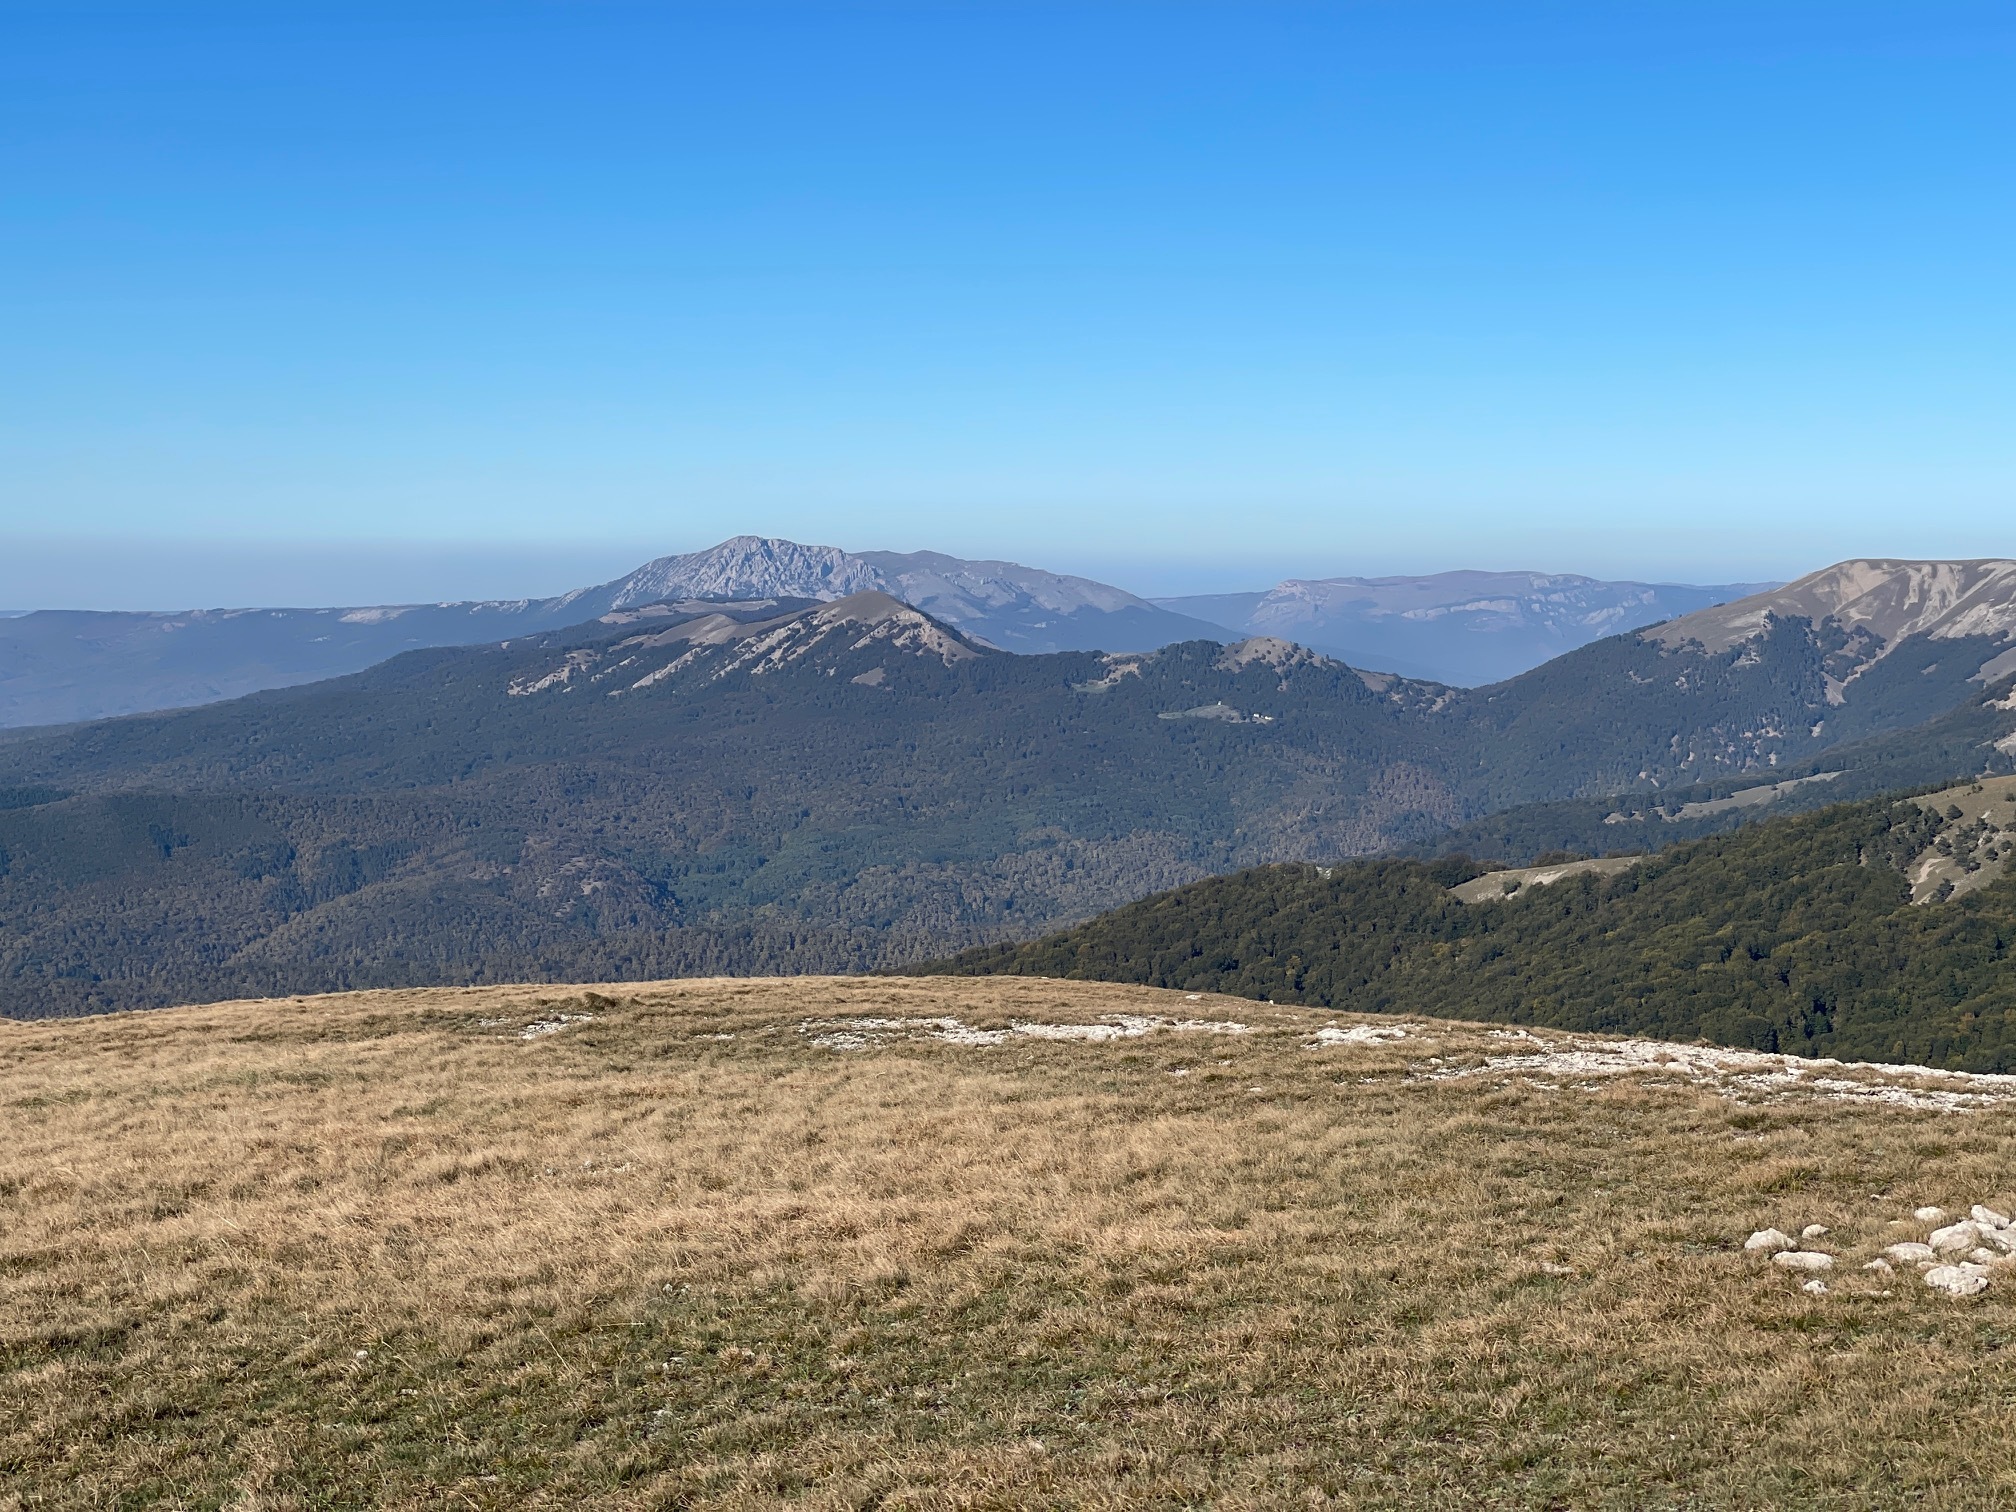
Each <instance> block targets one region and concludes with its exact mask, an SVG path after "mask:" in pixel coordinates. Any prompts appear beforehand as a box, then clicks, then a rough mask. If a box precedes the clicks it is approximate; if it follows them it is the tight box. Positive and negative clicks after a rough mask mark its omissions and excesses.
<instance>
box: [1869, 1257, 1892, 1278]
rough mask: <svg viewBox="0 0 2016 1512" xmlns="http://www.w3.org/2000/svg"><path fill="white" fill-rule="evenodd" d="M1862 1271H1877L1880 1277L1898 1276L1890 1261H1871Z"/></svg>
mask: <svg viewBox="0 0 2016 1512" xmlns="http://www.w3.org/2000/svg"><path fill="white" fill-rule="evenodd" d="M1862 1269H1864V1270H1866V1271H1875V1272H1877V1273H1878V1274H1879V1275H1885V1276H1894V1275H1896V1274H1897V1272H1896V1270H1895V1269H1894V1268H1893V1267H1892V1266H1891V1264H1890V1262H1889V1261H1888V1260H1871V1261H1870V1262H1869V1263H1868V1264H1867V1265H1865V1266H1863V1267H1862Z"/></svg>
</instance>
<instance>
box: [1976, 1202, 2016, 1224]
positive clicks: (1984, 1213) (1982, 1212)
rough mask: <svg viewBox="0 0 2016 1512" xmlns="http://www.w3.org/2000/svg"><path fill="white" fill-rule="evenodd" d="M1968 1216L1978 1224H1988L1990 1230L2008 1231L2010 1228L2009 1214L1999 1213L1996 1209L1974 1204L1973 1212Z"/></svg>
mask: <svg viewBox="0 0 2016 1512" xmlns="http://www.w3.org/2000/svg"><path fill="white" fill-rule="evenodd" d="M1967 1216H1968V1217H1969V1218H1972V1219H1973V1220H1974V1221H1975V1222H1976V1223H1984V1224H1986V1225H1987V1226H1988V1227H1989V1228H1998V1229H2006V1228H2007V1227H2009V1216H2008V1214H2006V1213H1998V1212H1996V1211H1995V1209H1993V1208H1991V1207H1983V1206H1981V1204H1980V1203H1978V1202H1977V1203H1975V1204H1974V1208H1973V1211H1971V1212H1970V1213H1968V1215H1967Z"/></svg>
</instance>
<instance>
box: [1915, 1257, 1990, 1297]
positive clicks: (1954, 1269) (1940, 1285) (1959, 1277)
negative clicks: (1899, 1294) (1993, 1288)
mask: <svg viewBox="0 0 2016 1512" xmlns="http://www.w3.org/2000/svg"><path fill="white" fill-rule="evenodd" d="M1925 1284H1926V1285H1927V1286H1929V1287H1931V1288H1932V1289H1933V1290H1934V1291H1942V1292H1945V1293H1946V1295H1948V1296H1949V1297H1972V1296H1975V1295H1977V1294H1978V1293H1981V1292H1984V1291H1986V1290H1988V1278H1987V1277H1986V1276H1977V1275H1974V1274H1972V1273H1970V1272H1968V1271H1964V1270H1962V1269H1960V1267H1959V1266H1957V1265H1935V1266H1933V1267H1932V1269H1930V1270H1929V1271H1927V1272H1925Z"/></svg>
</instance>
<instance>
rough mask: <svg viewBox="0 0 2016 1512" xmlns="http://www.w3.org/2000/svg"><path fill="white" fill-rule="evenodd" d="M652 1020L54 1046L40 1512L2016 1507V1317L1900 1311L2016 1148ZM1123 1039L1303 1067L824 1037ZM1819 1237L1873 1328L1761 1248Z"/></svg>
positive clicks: (16, 1341)
mask: <svg viewBox="0 0 2016 1512" xmlns="http://www.w3.org/2000/svg"><path fill="white" fill-rule="evenodd" d="M604 991H606V992H607V993H608V994H609V997H607V998H601V997H596V998H586V997H583V996H582V995H581V994H580V993H579V992H578V991H569V990H567V989H556V988H551V987H546V988H519V989H501V990H498V989H488V990H469V991H433V992H399V993H364V994H354V995H349V996H344V997H337V998H324V999H310V1000H296V1001H291V1002H268V1003H247V1004H229V1005H223V1006H218V1007H208V1008H191V1009H177V1010H170V1011H162V1012H156V1013H149V1014H131V1015H125V1016H121V1017H116V1018H107V1019H99V1020H91V1021H82V1022H69V1023H42V1024H28V1025H22V1024H15V1025H0V1068H4V1070H0V1076H4V1080H0V1088H4V1092H0V1101H4V1107H5V1128H6V1133H7V1139H6V1143H5V1148H4V1151H0V1507H5V1508H27V1507H81V1506H118V1507H143V1506H175V1507H183V1506H189V1507H212V1506H217V1507H224V1506H228V1507H234V1508H247V1509H251V1508H272V1509H278V1508H295V1507H303V1508H305V1507H323V1506H344V1507H362V1506H371V1507H435V1506H440V1507H479V1508H488V1507H500V1508H501V1507H524V1506H558V1505H593V1506H599V1507H616V1508H630V1507H638V1508H643V1507H753V1506H769V1505H774V1504H777V1503H779V1502H794V1503H802V1504H803V1505H806V1506H811V1507H867V1506H887V1507H1032V1506H1100V1507H1141V1506H1146V1507H1182V1506H1202V1505H1212V1506H1221V1507H1276V1506H1291V1507H1300V1506H1314V1505H1322V1504H1336V1505H1347V1506H1424V1505H1437V1506H1440V1505H1462V1506H1470V1505H1478V1506H1504V1507H1548V1506H1560V1507H1609V1506H1615V1507H1662V1506H1704V1507H1758V1506H1766V1505H1771V1506H1796V1507H1807V1506H1838V1507H1869V1506H1890V1505H1904V1504H1907V1503H1909V1504H1912V1505H1924V1506H1932V1507H1973V1506H1988V1505H1994V1504H1999V1503H2000V1502H2002V1501H2005V1500H2006V1499H2007V1498H2008V1497H2009V1496H2010V1495H2011V1494H2012V1492H2016V1468H2012V1466H2016V1459H2012V1449H2016V1350H2012V1349H2011V1347H2010V1344H2011V1341H2012V1337H2016V1305H2012V1301H2011V1299H2012V1297H2016V1289H2011V1288H2005V1287H2002V1286H1999V1285H1998V1287H1997V1288H1996V1289H1995V1290H1991V1292H1990V1293H1989V1294H1988V1295H1987V1296H1986V1297H1984V1298H1981V1299H1977V1300H1974V1301H1970V1302H1956V1301H1953V1300H1950V1299H1945V1298H1941V1297H1938V1296H1935V1295H1933V1294H1931V1293H1929V1292H1927V1291H1926V1290H1925V1289H1924V1288H1922V1287H1920V1286H1919V1285H1917V1284H1916V1283H1915V1280H1914V1279H1913V1278H1911V1277H1909V1276H1908V1275H1905V1276H1899V1277H1898V1278H1896V1280H1895V1281H1894V1282H1892V1283H1890V1284H1888V1285H1887V1286H1884V1285H1881V1284H1879V1283H1878V1282H1877V1281H1875V1280H1865V1279H1863V1277H1862V1274H1861V1273H1860V1272H1859V1271H1857V1270H1856V1269H1855V1266H1856V1265H1857V1264H1858V1263H1859V1261H1860V1260H1861V1259H1863V1258H1866V1256H1867V1255H1868V1254H1869V1253H1873V1251H1874V1249H1875V1248H1876V1247H1877V1246H1879V1245H1881V1244H1884V1243H1887V1242H1891V1241H1893V1240H1894V1239H1896V1238H1898V1237H1905V1236H1906V1235H1905V1233H1904V1231H1903V1230H1902V1229H1901V1228H1897V1227H1892V1226H1891V1225H1892V1222H1893V1220H1896V1219H1898V1218H1900V1217H1901V1216H1904V1215H1907V1214H1908V1212H1909V1210H1910V1208H1912V1207H1913V1206H1915V1205H1917V1204H1919V1203H1923V1202H1938V1203H1942V1204H1945V1205H1947V1206H1953V1205H1955V1204H1958V1205H1961V1206H1963V1207H1964V1206H1965V1205H1966V1204H1967V1203H1969V1202H1972V1201H1983V1200H1987V1201H1992V1200H1994V1199H1996V1198H1997V1197H1998V1196H1999V1197H2003V1198H2006V1197H2007V1196H2008V1195H2009V1194H2010V1192H2011V1189H2012V1187H2016V1164H2012V1156H2016V1113H2012V1112H2010V1111H2003V1110H1997V1111H1990V1112H1985V1113H1977V1114H1966V1115H1936V1114H1926V1113H1918V1112H1912V1111H1909V1110H1903V1109H1893V1108H1881V1107H1867V1106H1848V1105H1843V1104H1839V1103H1830V1102H1825V1101H1810V1100H1809V1101H1787V1102H1782V1103H1777V1104H1773V1105H1770V1106H1768V1107H1764V1108H1746V1107H1742V1106H1738V1105H1736V1104H1732V1103H1731V1102H1728V1101H1726V1100H1724V1099H1722V1098H1720V1097H1718V1096H1716V1095H1715V1094H1714V1093H1712V1092H1709V1091H1706V1090H1702V1089H1698V1088H1692V1087H1686V1086H1651V1085H1645V1084H1643V1083H1642V1082H1631V1083H1623V1082H1620V1083H1616V1084H1611V1085H1607V1086H1600V1087H1595V1088H1577V1087H1574V1086H1564V1087H1560V1088H1558V1089H1556V1088H1550V1087H1546V1086H1540V1085H1528V1084H1525V1083H1523V1082H1520V1081H1517V1080H1513V1081H1506V1080H1505V1079H1502V1078H1481V1079H1472V1080H1457V1081H1445V1082H1429V1081H1424V1080H1420V1079H1417V1078H1414V1077H1413V1076H1411V1074H1410V1069H1409V1068H1410V1067H1420V1066H1425V1065H1428V1064H1430V1061H1429V1057H1431V1056H1441V1057H1443V1058H1444V1059H1443V1063H1444V1064H1445V1065H1447V1064H1451V1063H1457V1062H1461V1061H1464V1060H1466V1059H1467V1060H1475V1059H1476V1058H1478V1057H1479V1056H1480V1055H1481V1054H1482V1053H1484V1052H1485V1051H1487V1050H1489V1051H1491V1052H1494V1053H1495V1052H1500V1051H1502V1050H1503V1049H1504V1042H1503V1041H1501V1040H1492V1039H1488V1038H1487V1037H1486V1031H1485V1030H1483V1029H1482V1028H1479V1027H1474V1026H1467V1027H1466V1026H1461V1025H1453V1024H1451V1025H1441V1024H1438V1025H1433V1026H1430V1032H1431V1034H1432V1036H1433V1037H1432V1038H1431V1039H1415V1040H1411V1041H1407V1042H1403V1043H1399V1044H1391V1045H1348V1046H1336V1047H1330V1048H1321V1049H1312V1048H1309V1047H1308V1042H1309V1034H1310V1030H1311V1028H1312V1027H1313V1026H1316V1025H1318V1024H1338V1023H1350V1022H1355V1020H1350V1019H1340V1018H1337V1017H1333V1016H1330V1015H1325V1014H1321V1013H1318V1012H1314V1011H1306V1010H1301V1009H1286V1008H1279V1009H1277V1008H1272V1007H1269V1006H1267V1005H1256V1004H1252V1003H1246V1002H1239V1001H1236V1000H1231V999H1206V1000H1204V1001H1203V1002H1189V1001H1186V1000H1185V999H1184V998H1183V996H1182V995H1181V994H1173V993H1158V992H1154V991H1151V990H1147V989H1138V988H1129V987H1119V986H1107V985H1099V984H1076V983H1071V984H1066V983H1056V982H1044V981H1035V980H1028V979H1019V978H1018V979H997V980H978V981H973V980H957V979H930V980H924V981H881V980H820V979H807V980H794V981H774V982H724V981H704V982H676V983H665V984H658V985H652V986H644V987H635V986H625V987H621V988H608V989H604ZM556 1009H557V1010H564V1011H569V1012H579V1013H592V1014H593V1015H594V1017H593V1020H592V1021H591V1022H586V1023H580V1024H576V1025H574V1026H572V1027H570V1028H568V1029H566V1030H565V1031H564V1032H561V1033H558V1034H555V1035H552V1036H550V1037H546V1038H543V1039H539V1040H535V1041H531V1042H527V1041H523V1040H520V1039H519V1038H517V1036H516V1033H515V1031H516V1029H517V1028H518V1027H519V1026H521V1025H523V1024H524V1023H526V1022H528V1021H530V1020H532V1019H534V1018H538V1017H541V1016H550V1014H551V1013H552V1012H554V1011H556ZM1116 1011H1118V1012H1137V1013H1138V1012H1148V1013H1159V1014H1164V1015H1167V1016H1170V1017H1205V1018H1214V1019H1222V1018H1231V1019H1238V1020H1242V1021H1244V1022H1247V1023H1249V1024H1251V1025H1253V1026H1254V1029H1255V1032H1253V1033H1251V1034H1249V1035H1243V1036H1236V1037H1234V1036H1207V1035H1203V1034H1174V1033H1157V1034H1152V1035H1148V1036H1146V1037H1142V1038H1134V1039H1126V1040H1120V1041H1117V1042H1112V1043H1103V1044H1087V1043H1069V1042H1048V1041H1040V1040H1034V1039H1029V1038H1016V1039H1011V1040H1010V1041H1008V1042H1007V1043H1004V1044H1001V1045H997V1046H993V1047H976V1046H967V1045H953V1044H943V1043H937V1042H934V1041H929V1040H920V1039H904V1038H896V1039H893V1040H891V1041H890V1042H887V1043H883V1044H878V1045H871V1046H870V1047H869V1048H866V1049H862V1050H856V1051H837V1050H834V1049H830V1048H824V1047H821V1046H818V1045H816V1044H814V1043H812V1042H811V1037H810V1036H808V1035H807V1034H805V1033H802V1032H801V1031H800V1027H799V1026H800V1024H801V1022H802V1021H803V1020H805V1019H806V1018H808V1017H834V1016H851V1015H880V1016H918V1015H926V1016H928V1015H939V1014H948V1013H950V1014H957V1015H958V1016H959V1017H961V1018H962V1019H964V1020H965V1021H967V1022H968V1023H972V1024H1006V1023H1008V1022H1010V1021H1011V1020H1014V1019H1037V1020H1043V1021H1049V1022H1061V1021H1074V1022H1079V1021H1088V1020H1091V1019H1094V1018H1096V1016H1097V1015H1099V1014H1102V1013H1109V1012H1116ZM486 1019H489V1020H498V1019H501V1020H504V1021H505V1022H503V1023H501V1024H499V1023H491V1024H488V1025H486V1024H484V1023H483V1022H482V1021H483V1020H486ZM719 1036H733V1037H732V1038H722V1037H719ZM1221 1062H1224V1063H1225V1064H1220V1063H1221ZM1179 1069H1181V1070H1185V1071H1187V1073H1188V1074H1186V1075H1183V1076H1174V1075H1171V1074H1170V1073H1171V1072H1172V1071H1175V1070H1179ZM1879 1194H1880V1195H1879ZM1814 1221H1817V1222H1822V1223H1826V1224H1829V1225H1830V1226H1831V1227H1832V1228H1833V1230H1834V1233H1833V1234H1832V1235H1831V1236H1830V1238H1829V1241H1828V1243H1829V1244H1830V1245H1831V1246H1833V1247H1835V1248H1836V1249H1837V1250H1838V1251H1839V1252H1840V1254H1841V1255H1842V1258H1843V1266H1844V1271H1845V1274H1839V1275H1837V1277H1836V1278H1835V1289H1834V1291H1833V1292H1832V1293H1830V1294H1829V1295H1828V1296H1825V1297H1812V1296H1808V1295H1805V1294H1803V1293H1802V1292H1801V1291H1800V1290H1799V1287H1798V1278H1796V1277H1793V1276H1791V1275H1788V1274H1786V1273H1785V1272H1783V1271H1780V1270H1777V1269H1775V1268H1773V1267H1771V1266H1769V1265H1763V1264H1760V1263H1757V1262H1755V1261H1754V1260H1748V1259H1745V1258H1744V1257H1743V1256H1742V1255H1741V1254H1740V1253H1739V1246H1740V1242H1741V1240H1742V1238H1743V1236H1744V1235H1746V1234H1747V1233H1748V1232H1749V1231H1750V1230H1751V1229H1753V1228H1756V1227H1761V1226H1764V1225H1766V1224H1776V1225H1777V1226H1779V1227H1787V1228H1793V1229H1795V1230H1796V1227H1797V1226H1798V1225H1800V1224H1804V1223H1807V1222H1814ZM1909 1237H1922V1230H1920V1231H1917V1232H1914V1233H1912V1234H1910V1235H1909ZM1883 1291H1887V1292H1888V1295H1879V1293H1880V1292H1883Z"/></svg>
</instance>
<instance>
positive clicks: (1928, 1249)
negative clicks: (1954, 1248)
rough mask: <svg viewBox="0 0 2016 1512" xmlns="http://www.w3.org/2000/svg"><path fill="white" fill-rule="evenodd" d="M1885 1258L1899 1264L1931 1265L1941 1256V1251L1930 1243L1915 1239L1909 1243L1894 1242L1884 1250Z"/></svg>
mask: <svg viewBox="0 0 2016 1512" xmlns="http://www.w3.org/2000/svg"><path fill="white" fill-rule="evenodd" d="M1883 1258H1884V1259H1886V1260H1889V1261H1891V1262H1893V1263H1894V1264H1897V1265H1931V1264H1932V1263H1934V1262H1935V1261H1936V1260H1938V1258H1939V1252H1938V1251H1937V1250H1935V1249H1933V1248H1932V1246H1931V1245H1929V1244H1919V1243H1918V1242H1917V1241H1915V1240H1913V1241H1912V1242H1910V1243H1908V1244H1893V1245H1891V1246H1890V1247H1889V1248H1888V1249H1886V1250H1884V1251H1883Z"/></svg>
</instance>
